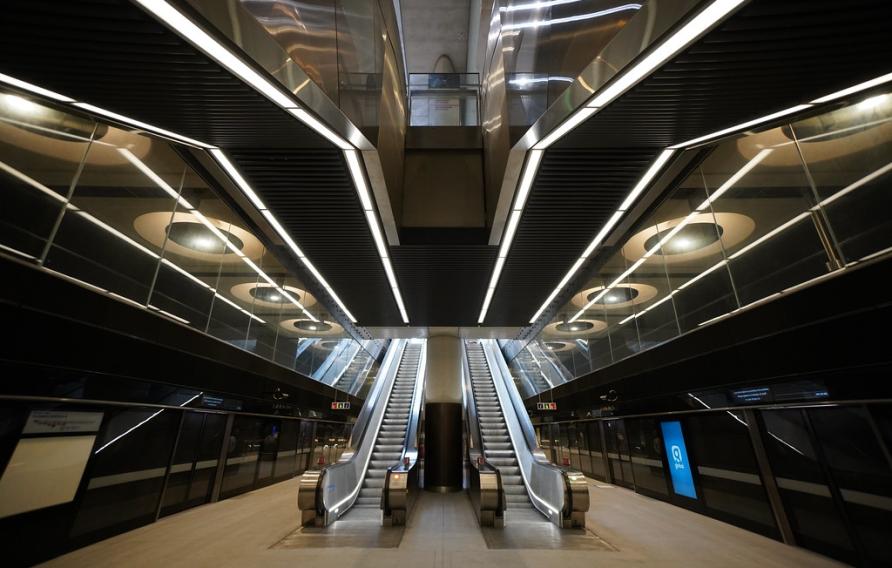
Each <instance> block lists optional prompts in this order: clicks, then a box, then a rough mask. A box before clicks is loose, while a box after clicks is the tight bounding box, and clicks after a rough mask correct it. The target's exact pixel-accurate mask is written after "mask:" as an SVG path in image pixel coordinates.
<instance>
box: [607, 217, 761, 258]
mask: <svg viewBox="0 0 892 568" xmlns="http://www.w3.org/2000/svg"><path fill="white" fill-rule="evenodd" d="M686 219H687V217H678V218H676V219H671V220H669V221H664V222H662V223H657V224H656V225H655V226H650V227H648V228H646V229H644V230H643V231H641V232H639V233H637V234H636V235H634V236H633V237H632V238H630V239H629V241H628V242H627V243H626V245H625V246H624V247H623V256H625V257H626V258H627V259H628V260H632V261H637V260H638V259H640V258H642V257H643V256H644V255H645V253H646V252H647V251H648V250H650V249H651V247H653V246H654V245H656V244H657V243H658V242H659V241H660V239H661V238H662V237H663V236H665V234H667V233H668V232H669V231H670V230H671V229H672V228H673V227H675V226H676V225H678V224H680V223H682V222H684V221H685V220H686ZM692 227H693V229H694V230H693V231H689V229H690V228H692ZM755 228H756V223H755V221H753V220H752V218H750V217H748V216H746V215H741V214H740V213H716V214H715V217H713V214H712V213H700V214H698V215H694V216H693V217H691V218H690V220H688V223H687V225H686V226H685V228H684V229H682V230H681V231H679V232H678V234H677V235H675V236H674V237H673V238H672V239H670V240H669V242H667V243H665V244H664V245H663V247H662V248H661V249H660V252H657V253H655V254H654V255H653V257H654V258H660V259H662V261H664V262H666V263H668V264H673V263H683V262H690V261H692V260H699V259H702V258H707V257H709V256H712V255H715V254H718V253H720V252H721V250H722V245H724V247H725V248H726V249H729V248H731V247H733V246H734V245H736V244H738V243H740V242H743V240H744V239H746V238H747V237H748V236H749V235H750V234H751V233H752V232H753V230H754V229H755ZM719 235H721V236H719Z"/></svg>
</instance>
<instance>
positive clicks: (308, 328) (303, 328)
mask: <svg viewBox="0 0 892 568" xmlns="http://www.w3.org/2000/svg"><path fill="white" fill-rule="evenodd" d="M279 325H280V326H281V327H282V329H284V330H285V331H287V332H289V333H293V334H297V335H302V336H305V337H330V336H338V335H343V334H344V328H343V327H341V325H340V324H338V323H337V322H333V321H329V320H323V319H316V320H311V319H305V318H290V319H286V320H282V321H281V322H280V323H279Z"/></svg>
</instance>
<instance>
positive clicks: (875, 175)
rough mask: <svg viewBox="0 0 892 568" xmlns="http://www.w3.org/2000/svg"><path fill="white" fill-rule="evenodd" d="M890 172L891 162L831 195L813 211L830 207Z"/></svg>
mask: <svg viewBox="0 0 892 568" xmlns="http://www.w3.org/2000/svg"><path fill="white" fill-rule="evenodd" d="M890 170H892V162H889V163H888V164H886V165H885V166H883V167H882V168H880V169H878V170H875V171H873V172H871V173H869V174H867V175H866V176H864V177H863V178H861V179H859V180H858V181H856V182H854V183H851V184H849V185H847V186H846V187H844V188H842V189H841V190H839V191H837V192H836V193H834V194H833V195H831V196H830V197H828V198H827V199H825V200H823V201H821V202H820V203H818V204H817V205H815V206H814V207H812V210H813V211H814V210H817V209H818V208H819V207H826V206H827V205H830V204H831V203H833V202H834V201H836V200H837V199H839V198H840V197H843V196H844V195H846V194H848V193H851V192H852V191H855V190H856V189H858V188H859V187H861V186H863V185H866V184H868V183H870V182H872V181H873V180H875V179H877V178H879V177H882V176H884V175H886V174H887V173H888V172H889V171H890Z"/></svg>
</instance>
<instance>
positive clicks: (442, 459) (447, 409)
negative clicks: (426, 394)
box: [424, 402, 462, 492]
mask: <svg viewBox="0 0 892 568" xmlns="http://www.w3.org/2000/svg"><path fill="white" fill-rule="evenodd" d="M424 432H425V434H424V438H425V447H424V487H425V489H427V490H429V491H443V492H445V491H460V490H461V488H462V405H461V404H459V403H456V402H431V403H428V404H426V405H425V406H424Z"/></svg>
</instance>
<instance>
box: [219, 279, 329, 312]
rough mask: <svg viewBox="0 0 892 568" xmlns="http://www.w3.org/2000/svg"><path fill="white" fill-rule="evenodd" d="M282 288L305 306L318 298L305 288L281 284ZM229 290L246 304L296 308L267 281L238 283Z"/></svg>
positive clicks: (275, 307)
mask: <svg viewBox="0 0 892 568" xmlns="http://www.w3.org/2000/svg"><path fill="white" fill-rule="evenodd" d="M280 288H281V289H283V290H285V291H286V292H288V293H289V294H290V295H291V297H292V298H294V299H295V300H297V301H298V302H300V303H301V304H303V306H304V307H305V308H310V307H312V306H314V305H315V304H316V298H315V297H314V296H313V295H312V294H310V293H309V292H307V291H305V290H301V289H300V288H296V287H294V286H280ZM229 291H230V293H232V295H233V296H234V297H235V298H237V299H239V300H241V301H242V302H245V303H246V304H255V305H257V306H260V307H264V308H271V309H278V310H282V309H285V310H292V309H294V308H295V306H294V304H292V303H291V301H290V300H289V299H288V298H286V297H284V296H283V295H282V294H280V293H279V291H278V290H276V288H275V287H273V286H272V285H271V284H267V283H265V282H245V283H242V284H236V285H235V286H233V287H232V288H230V290H229Z"/></svg>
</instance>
